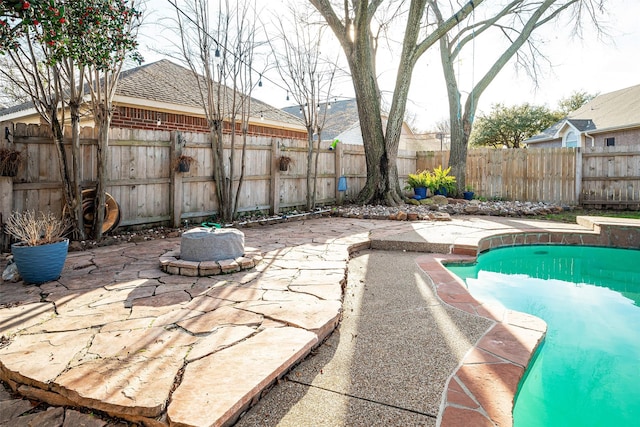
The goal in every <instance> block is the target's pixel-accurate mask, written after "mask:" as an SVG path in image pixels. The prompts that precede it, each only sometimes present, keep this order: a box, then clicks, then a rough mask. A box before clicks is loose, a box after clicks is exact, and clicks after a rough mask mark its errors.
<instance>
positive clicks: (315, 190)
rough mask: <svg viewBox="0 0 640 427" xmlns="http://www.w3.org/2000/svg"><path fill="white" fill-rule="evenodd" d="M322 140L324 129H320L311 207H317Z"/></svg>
mask: <svg viewBox="0 0 640 427" xmlns="http://www.w3.org/2000/svg"><path fill="white" fill-rule="evenodd" d="M321 142H322V131H321V130H318V147H317V148H316V160H315V162H314V166H313V200H312V203H311V209H315V208H316V192H317V190H318V157H319V156H320V143H321ZM312 145H313V144H312Z"/></svg>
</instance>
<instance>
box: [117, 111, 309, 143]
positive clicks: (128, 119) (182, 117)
mask: <svg viewBox="0 0 640 427" xmlns="http://www.w3.org/2000/svg"><path fill="white" fill-rule="evenodd" d="M158 121H159V122H160V124H158ZM111 126H112V127H117V128H127V129H145V130H166V131H172V130H179V131H183V132H197V133H208V132H209V127H208V126H207V121H206V119H205V118H204V117H197V116H190V115H186V114H176V113H166V112H160V111H154V110H147V109H143V108H135V107H127V106H117V107H116V108H115V111H114V113H113V118H112V120H111ZM236 131H237V132H238V133H239V132H240V125H239V124H238V125H237V126H236ZM224 132H225V133H230V132H231V125H230V124H229V123H226V122H225V127H224ZM249 134H250V135H256V136H274V137H280V138H295V139H306V138H307V133H306V132H303V131H296V130H291V129H281V128H274V127H270V126H259V125H255V124H250V125H249Z"/></svg>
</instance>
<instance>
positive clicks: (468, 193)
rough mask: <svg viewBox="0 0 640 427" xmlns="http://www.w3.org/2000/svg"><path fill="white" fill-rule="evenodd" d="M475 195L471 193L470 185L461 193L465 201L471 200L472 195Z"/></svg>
mask: <svg viewBox="0 0 640 427" xmlns="http://www.w3.org/2000/svg"><path fill="white" fill-rule="evenodd" d="M474 194H475V193H474V192H473V187H472V186H470V185H467V186H466V187H465V188H464V193H462V197H464V199H465V200H473V195H474Z"/></svg>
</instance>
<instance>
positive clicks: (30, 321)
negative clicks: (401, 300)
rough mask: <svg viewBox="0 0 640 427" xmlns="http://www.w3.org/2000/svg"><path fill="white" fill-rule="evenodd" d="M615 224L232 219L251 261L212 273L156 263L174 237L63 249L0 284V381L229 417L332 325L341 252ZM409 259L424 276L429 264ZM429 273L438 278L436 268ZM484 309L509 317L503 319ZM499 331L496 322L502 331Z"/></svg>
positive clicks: (53, 396)
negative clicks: (37, 281)
mask: <svg viewBox="0 0 640 427" xmlns="http://www.w3.org/2000/svg"><path fill="white" fill-rule="evenodd" d="M620 226H621V225H620V224H614V225H611V224H602V225H597V224H594V222H593V221H592V222H589V220H584V221H582V222H581V225H578V224H576V225H567V224H557V223H550V222H540V221H526V220H520V219H514V218H491V217H481V218H480V217H478V218H474V217H466V218H460V219H455V220H453V221H451V222H448V223H436V222H429V221H426V222H422V221H421V222H393V221H374V220H364V219H345V218H322V219H313V220H305V221H298V222H291V223H285V224H277V225H271V226H265V227H256V228H247V229H243V232H244V233H245V236H246V237H245V242H246V250H247V253H250V254H254V255H256V256H257V254H260V256H261V257H262V260H261V261H260V262H259V263H258V264H257V265H256V267H255V268H254V269H252V270H247V271H241V272H237V273H233V274H228V275H222V276H216V277H186V276H176V275H169V274H166V273H164V272H162V271H161V269H160V266H159V261H158V259H159V257H160V256H161V255H163V254H165V253H167V252H169V251H174V250H177V249H178V247H179V243H180V239H179V238H174V239H164V240H161V239H159V240H154V241H149V242H143V243H139V244H134V243H130V244H124V245H119V246H112V247H105V248H96V249H93V250H90V251H85V252H75V253H70V254H69V257H68V259H67V262H66V264H65V269H64V271H63V274H62V276H61V277H60V279H59V280H57V281H54V282H49V283H46V284H43V285H40V286H32V285H31V286H25V285H23V284H22V283H3V284H2V285H0V286H1V288H0V289H2V293H1V296H0V335H2V336H4V337H7V338H8V343H7V344H6V345H2V348H0V379H2V380H3V381H5V382H7V383H8V384H9V385H10V386H11V388H12V389H14V390H16V391H17V392H19V393H20V394H22V395H23V396H26V397H28V398H30V399H35V400H39V401H44V402H48V403H50V404H53V405H60V406H71V407H78V406H79V407H86V408H91V409H94V410H99V411H103V412H105V413H107V414H110V415H112V416H116V417H119V418H123V419H126V420H129V421H133V422H140V423H143V424H144V425H147V426H166V425H176V426H204V425H207V426H208V425H228V424H231V423H233V422H234V421H235V420H236V419H237V417H238V416H240V414H241V413H242V412H243V411H245V410H246V408H247V407H248V406H250V405H251V404H252V403H253V402H255V401H256V400H257V399H258V398H259V397H260V395H261V393H262V392H263V390H265V389H266V388H267V387H268V386H269V385H270V384H271V383H273V382H274V381H275V380H276V379H277V378H279V377H281V376H282V375H283V374H284V373H286V372H287V371H288V370H289V369H290V368H291V367H292V366H293V365H294V364H296V363H297V362H299V361H300V360H301V359H302V358H304V357H305V356H306V355H307V354H308V353H309V352H310V351H311V350H312V349H313V348H314V347H315V346H317V345H318V344H319V343H320V342H322V340H324V339H325V338H326V337H327V336H328V335H329V334H330V333H331V332H332V331H333V330H334V328H335V327H336V325H337V324H338V322H339V321H340V316H341V301H342V289H343V285H344V281H345V271H346V266H347V261H348V259H349V254H350V252H353V251H357V250H359V249H363V248H369V247H373V248H380V249H392V250H407V249H409V250H416V251H425V252H432V251H434V250H435V251H437V252H442V253H453V254H463V255H475V254H476V253H477V250H478V248H485V249H486V248H490V247H497V246H501V245H508V244H517V243H519V242H520V241H521V240H519V239H522V242H525V243H533V242H540V243H553V242H556V241H567V242H568V241H580V242H583V243H590V242H592V244H604V243H603V242H604V240H605V239H608V241H612V240H616V239H617V240H616V241H618V240H619V241H621V242H622V244H627V245H629V244H636V245H637V242H638V240H637V232H636V231H633V232H634V233H636V237H635V239H636V240H633V239H630V238H629V237H628V234H629V232H628V229H625V230H627V231H625V233H626V234H624V236H623V237H616V233H615V232H611V230H612V228H611V227H614V228H615V227H620ZM625 226H626V225H625ZM636 226H637V224H635V225H633V227H631V229H632V230H637V228H635V227H636ZM513 236H519V237H518V238H515V237H513ZM558 236H560V237H558ZM419 262H422V263H423V265H424V266H425V267H424V268H425V271H426V272H427V273H428V274H432V273H433V274H437V270H438V268H437V266H436V265H435V264H433V265H430V264H429V262H432V261H428V260H426V259H423V260H422V261H419ZM389 268H393V265H390V266H389ZM434 282H435V283H436V285H437V286H438V287H440V286H443V285H446V284H447V280H444V281H442V280H440V279H438V278H437V277H436V278H435V279H434ZM440 291H441V292H440ZM439 294H440V297H441V298H443V299H444V300H445V301H447V298H449V299H450V300H451V301H450V302H449V303H450V304H452V305H454V306H457V307H458V308H460V309H462V310H466V311H469V310H472V312H474V313H477V314H479V315H486V314H487V313H486V311H483V309H478V307H479V306H480V305H478V304H475V303H474V304H475V305H474V304H469V301H459V300H456V298H458V297H459V295H461V290H460V289H457V288H456V289H453V288H451V286H449V287H448V288H447V287H446V286H444V287H443V288H442V289H439ZM456 304H459V305H460V306H458V305H456ZM488 317H489V318H491V319H492V320H493V321H495V322H496V324H498V325H507V326H504V327H510V326H508V325H509V322H507V323H505V319H504V316H497V315H495V313H494V314H493V315H491V316H488ZM512 319H513V317H512ZM525 323H526V322H525ZM513 324H514V322H511V325H512V326H513ZM515 324H516V326H517V327H519V328H522V327H523V325H522V322H521V321H516V322H515ZM512 330H513V328H511V329H509V331H512ZM532 330H533V331H536V332H537V335H536V336H534V337H533V338H532V339H533V342H536V343H537V342H538V341H539V340H540V339H541V337H542V334H544V330H543V328H541V327H540V325H539V324H536V327H535V328H530V327H529V326H527V325H524V333H525V334H526V333H529V332H530V331H532ZM496 331H497V332H498V333H500V330H499V328H498V329H496ZM509 331H508V332H509ZM508 335H510V334H508V333H507V334H505V333H504V331H502V335H501V337H503V338H504V337H506V336H508ZM534 335H535V334H534ZM528 342H529V341H528ZM536 345H537V344H536ZM479 346H480V347H479V348H481V349H482V351H483V352H484V353H486V352H491V353H492V354H496V352H497V350H495V349H493V348H492V347H491V346H490V345H488V344H486V343H485V344H482V343H480V344H479ZM534 349H535V345H532V346H528V347H527V349H526V351H525V353H526V354H525V356H517V355H516V356H515V357H517V359H515V360H516V363H517V364H518V365H519V366H520V370H519V371H518V373H516V374H515V377H514V374H513V373H511V372H507V374H506V375H509V376H510V378H511V379H510V381H511V382H510V383H513V381H514V378H515V380H519V378H520V377H521V376H522V373H523V372H524V369H525V368H526V363H527V361H528V357H530V354H531V352H533V351H534ZM518 351H521V349H518ZM507 353H508V351H507ZM499 356H500V357H501V358H506V359H508V358H509V357H511V355H510V354H499ZM465 366H466V365H465ZM465 366H462V367H461V369H460V371H459V372H458V374H457V377H456V378H457V380H456V381H458V380H460V379H461V378H462V380H460V381H458V382H464V384H466V385H465V387H467V389H468V390H473V389H474V385H473V384H477V383H473V384H472V381H473V378H471V377H473V373H472V372H471V371H472V368H471V367H465ZM484 380H486V377H485V378H484ZM469 381H471V382H469ZM470 384H471V385H470ZM515 384H516V385H517V381H516V383H515ZM449 387H450V390H451V391H450V392H449V394H450V395H451V396H452V398H456V397H460V396H459V395H457V394H456V393H459V392H460V390H459V389H460V386H459V385H456V384H454V383H451V384H450V386H449ZM452 387H453V388H452ZM456 387H457V388H456ZM512 392H515V391H512ZM500 402H502V403H501V404H500V405H501V406H500V410H499V412H500V414H502V415H500V416H501V417H502V416H503V414H504V413H507V414H508V416H510V412H511V408H510V407H508V408H507V407H504V405H505V403H504V402H508V396H507V400H504V399H503V398H501V400H500ZM480 403H481V405H484V406H486V407H490V406H491V405H492V403H491V401H485V400H482V401H481V402H480ZM443 407H445V408H449V412H446V413H445V421H447V422H446V423H445V424H443V425H464V424H459V422H458V421H459V419H460V416H461V413H460V411H457V412H456V410H457V409H459V405H458V406H456V405H448V404H447V403H446V398H445V404H444V406H443ZM485 409H486V408H485ZM473 411H475V412H474V414H475V415H473V416H476V415H477V413H483V409H482V408H480V409H478V408H474V409H473ZM454 412H455V413H454ZM487 412H489V413H495V411H493V412H492V411H487ZM462 415H464V414H462ZM456 420H458V421H456ZM494 421H495V419H494Z"/></svg>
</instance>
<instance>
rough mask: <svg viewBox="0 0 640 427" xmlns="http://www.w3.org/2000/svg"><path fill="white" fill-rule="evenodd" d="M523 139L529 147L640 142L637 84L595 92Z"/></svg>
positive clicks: (598, 145) (639, 89)
mask: <svg viewBox="0 0 640 427" xmlns="http://www.w3.org/2000/svg"><path fill="white" fill-rule="evenodd" d="M524 142H525V143H526V144H527V146H528V147H529V148H548V147H607V146H609V147H611V146H630V145H635V146H640V85H637V86H632V87H629V88H626V89H621V90H618V91H615V92H610V93H605V94H603V95H598V96H597V97H595V98H593V99H592V100H591V101H589V102H588V103H586V104H585V105H583V106H582V107H580V108H579V109H577V110H576V111H573V112H572V113H570V114H569V116H568V117H567V118H565V119H562V120H560V121H559V122H557V123H555V124H553V125H552V126H550V127H549V128H547V129H545V130H544V131H543V132H542V133H540V134H538V135H535V136H532V137H531V138H529V139H527V140H525V141H524Z"/></svg>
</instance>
